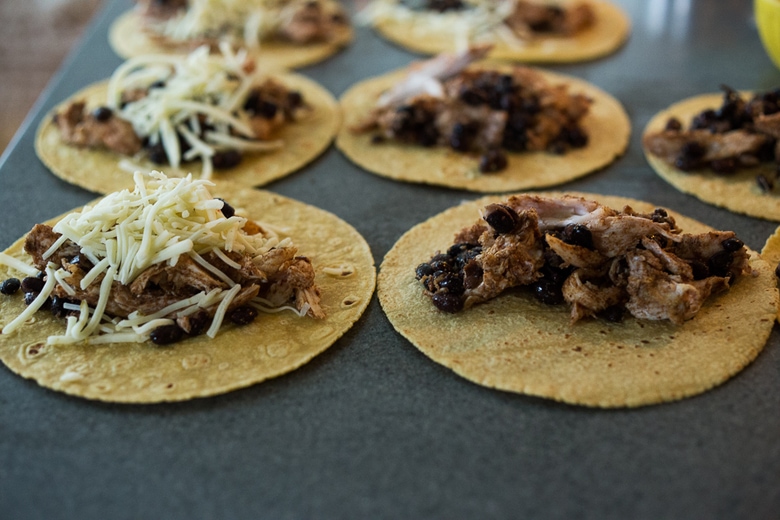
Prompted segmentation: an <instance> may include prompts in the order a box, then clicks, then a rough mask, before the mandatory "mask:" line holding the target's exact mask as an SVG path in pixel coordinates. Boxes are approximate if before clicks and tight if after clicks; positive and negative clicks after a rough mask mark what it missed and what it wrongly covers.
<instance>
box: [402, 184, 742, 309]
mask: <svg viewBox="0 0 780 520" xmlns="http://www.w3.org/2000/svg"><path fill="white" fill-rule="evenodd" d="M750 272H751V268H750V266H749V264H748V253H747V249H746V248H745V247H744V244H743V243H742V241H740V240H739V239H738V238H736V236H735V234H734V233H733V232H731V231H712V232H708V233H703V234H698V235H693V234H685V233H682V232H681V230H680V229H679V228H678V227H677V226H676V224H675V221H674V219H673V218H672V217H670V216H669V215H668V214H667V213H666V211H664V210H663V209H656V210H655V211H654V212H653V213H650V214H641V213H637V212H635V211H634V210H632V209H631V208H630V207H628V206H626V207H625V208H623V210H622V211H616V210H613V209H610V208H608V207H606V206H602V205H600V204H598V203H596V202H593V201H588V200H585V199H582V198H577V197H564V198H561V199H548V198H543V197H538V196H532V195H523V196H512V197H510V198H509V199H508V200H507V201H506V202H503V203H500V204H491V205H489V206H487V207H486V208H485V209H484V210H483V218H482V220H481V221H480V222H478V223H477V224H474V225H473V226H471V227H468V228H465V229H463V230H461V231H460V232H459V233H458V234H457V235H456V236H455V243H454V245H453V246H452V247H450V248H449V250H448V251H447V252H445V253H439V254H437V255H435V256H434V257H433V258H432V259H431V260H430V261H429V262H426V263H423V264H421V265H420V266H418V268H417V272H416V274H417V278H418V279H419V280H420V281H421V282H422V284H423V286H424V287H425V292H426V294H428V295H429V296H431V297H432V300H433V303H434V305H436V307H437V308H439V309H440V310H443V311H445V312H458V311H460V310H462V309H466V308H469V307H471V306H472V305H475V304H478V303H481V302H484V301H487V300H490V299H493V298H495V297H497V296H498V295H500V294H501V293H502V292H504V291H505V290H507V289H509V288H512V287H517V286H528V287H530V288H531V289H532V290H533V291H534V294H535V295H536V296H537V298H538V299H539V300H541V301H543V302H545V303H548V304H559V303H564V302H565V303H567V304H568V305H569V306H570V307H571V321H572V323H574V322H576V321H578V320H580V319H583V318H586V317H602V318H605V319H609V320H612V321H619V320H620V319H622V317H623V314H624V312H625V311H628V312H629V313H630V314H631V315H632V316H634V317H636V318H640V319H647V320H669V321H671V322H673V323H675V324H681V323H683V322H684V321H686V320H688V319H691V318H692V317H693V316H695V315H696V313H697V312H698V311H699V309H700V308H701V306H702V304H703V303H704V301H705V300H706V299H707V298H708V297H709V296H710V295H712V294H715V293H718V292H721V291H725V290H727V289H728V288H729V285H730V283H732V281H733V280H734V279H735V278H736V277H738V276H740V275H743V274H746V273H750Z"/></svg>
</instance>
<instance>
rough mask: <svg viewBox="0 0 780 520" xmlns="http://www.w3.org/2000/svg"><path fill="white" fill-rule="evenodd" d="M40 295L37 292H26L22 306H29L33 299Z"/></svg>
mask: <svg viewBox="0 0 780 520" xmlns="http://www.w3.org/2000/svg"><path fill="white" fill-rule="evenodd" d="M39 294H40V293H39V292H26V293H24V304H25V305H30V304H31V303H32V302H33V300H35V298H37V297H38V295H39Z"/></svg>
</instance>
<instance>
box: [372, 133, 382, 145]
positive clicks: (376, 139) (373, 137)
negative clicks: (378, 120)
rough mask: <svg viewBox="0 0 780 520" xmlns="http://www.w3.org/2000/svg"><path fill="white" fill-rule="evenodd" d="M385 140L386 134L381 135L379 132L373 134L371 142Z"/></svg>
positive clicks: (377, 142)
mask: <svg viewBox="0 0 780 520" xmlns="http://www.w3.org/2000/svg"><path fill="white" fill-rule="evenodd" d="M384 142H385V138H384V136H381V135H379V134H376V135H372V136H371V144H380V143H384Z"/></svg>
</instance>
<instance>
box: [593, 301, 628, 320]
mask: <svg viewBox="0 0 780 520" xmlns="http://www.w3.org/2000/svg"><path fill="white" fill-rule="evenodd" d="M624 314H625V310H624V309H623V306H622V305H612V306H611V307H607V308H606V309H604V310H603V311H601V312H600V313H599V314H598V315H599V317H600V318H603V319H605V320H607V321H611V322H614V323H619V322H621V321H623V316H624Z"/></svg>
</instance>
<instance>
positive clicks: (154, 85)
mask: <svg viewBox="0 0 780 520" xmlns="http://www.w3.org/2000/svg"><path fill="white" fill-rule="evenodd" d="M164 86H165V80H162V79H158V80H157V81H155V82H154V83H152V84H151V85H149V90H152V89H153V88H163V87H164Z"/></svg>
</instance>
